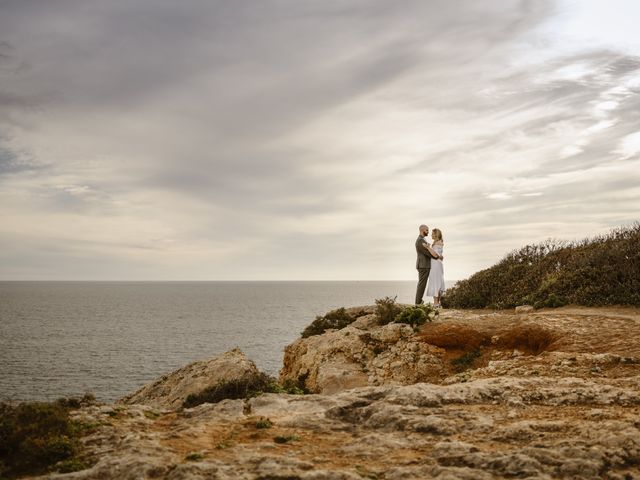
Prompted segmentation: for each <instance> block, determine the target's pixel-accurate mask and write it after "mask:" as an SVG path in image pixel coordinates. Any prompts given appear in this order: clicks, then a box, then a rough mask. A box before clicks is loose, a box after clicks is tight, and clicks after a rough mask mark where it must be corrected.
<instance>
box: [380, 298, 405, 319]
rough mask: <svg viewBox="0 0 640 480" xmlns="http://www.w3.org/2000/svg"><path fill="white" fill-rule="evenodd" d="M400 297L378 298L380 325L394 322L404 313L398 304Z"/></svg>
mask: <svg viewBox="0 0 640 480" xmlns="http://www.w3.org/2000/svg"><path fill="white" fill-rule="evenodd" d="M396 298H398V297H384V298H376V317H377V319H378V324H379V325H386V324H387V323H391V322H394V321H395V320H396V317H397V316H398V315H400V312H402V307H401V306H400V305H398V304H397V303H396Z"/></svg>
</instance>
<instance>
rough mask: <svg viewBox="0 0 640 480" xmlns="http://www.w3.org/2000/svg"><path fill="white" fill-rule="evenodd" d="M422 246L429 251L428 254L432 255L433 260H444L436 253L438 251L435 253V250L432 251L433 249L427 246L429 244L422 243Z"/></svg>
mask: <svg viewBox="0 0 640 480" xmlns="http://www.w3.org/2000/svg"><path fill="white" fill-rule="evenodd" d="M420 245H422V247H423V248H424V249H425V250H426V251H427V253H428V254H429V255H431V258H435V259H438V258H440V259H442V258H443V257H441V256H440V255H438V254H437V253H436V251H435V250H433V249H432V248H431V247H430V246H429V245H428V244H427V242H420Z"/></svg>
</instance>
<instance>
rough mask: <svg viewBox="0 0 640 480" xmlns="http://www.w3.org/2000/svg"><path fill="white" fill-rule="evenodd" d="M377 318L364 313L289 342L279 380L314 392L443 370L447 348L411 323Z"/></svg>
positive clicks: (437, 374) (426, 376) (403, 380)
mask: <svg viewBox="0 0 640 480" xmlns="http://www.w3.org/2000/svg"><path fill="white" fill-rule="evenodd" d="M374 319H375V317H373V316H369V315H368V316H366V317H360V318H359V319H358V320H357V322H358V323H357V324H355V325H354V324H351V325H349V326H347V327H345V328H343V329H341V330H331V331H327V332H325V333H324V334H322V335H314V336H311V337H307V338H300V339H298V340H297V341H295V342H293V343H292V344H290V345H288V346H287V347H286V348H285V354H284V366H283V368H282V370H281V371H280V381H281V382H285V381H293V382H295V383H298V384H304V386H305V387H306V388H307V389H308V390H309V391H311V392H314V393H335V392H339V391H342V390H347V389H350V388H355V387H361V386H366V385H407V384H411V383H416V382H420V381H430V380H435V379H440V378H441V377H442V376H443V372H444V370H445V368H444V365H443V354H444V350H443V349H441V348H438V347H435V346H433V345H429V344H427V343H425V342H423V341H421V340H420V339H419V338H418V337H417V336H416V335H415V333H414V331H413V329H412V328H411V327H410V326H409V325H406V324H400V323H390V324H388V325H383V326H380V325H378V324H377V323H376V322H375V321H374ZM354 323H355V322H354Z"/></svg>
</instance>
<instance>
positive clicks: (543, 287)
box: [443, 222, 640, 308]
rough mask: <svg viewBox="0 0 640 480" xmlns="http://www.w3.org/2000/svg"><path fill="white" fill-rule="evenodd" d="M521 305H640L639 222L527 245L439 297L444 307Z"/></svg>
mask: <svg viewBox="0 0 640 480" xmlns="http://www.w3.org/2000/svg"><path fill="white" fill-rule="evenodd" d="M523 304H531V305H534V306H535V307H536V308H542V307H559V306H562V305H566V304H575V305H586V306H600V305H636V306H640V223H639V222H636V223H634V224H633V225H631V226H629V227H622V228H617V229H614V230H612V231H611V232H609V233H608V234H606V235H601V236H598V237H595V238H591V239H585V240H582V241H578V242H572V243H568V242H561V241H554V240H547V241H545V242H543V243H540V244H536V245H527V246H525V247H523V248H521V249H520V250H517V251H514V252H511V253H509V254H508V255H507V256H506V257H505V258H503V259H502V260H501V261H500V262H498V263H497V264H496V265H494V266H493V267H490V268H488V269H486V270H481V271H480V272H477V273H476V274H474V275H472V276H471V277H470V278H468V279H467V280H462V281H460V282H458V283H456V285H455V286H454V287H453V288H451V289H449V290H448V291H447V294H446V295H445V296H444V297H443V305H444V306H445V307H447V308H513V307H515V306H517V305H523Z"/></svg>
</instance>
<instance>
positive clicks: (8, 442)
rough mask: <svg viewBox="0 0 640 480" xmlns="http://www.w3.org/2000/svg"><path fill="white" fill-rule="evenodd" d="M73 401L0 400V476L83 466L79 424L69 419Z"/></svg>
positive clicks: (65, 469)
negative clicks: (7, 401)
mask: <svg viewBox="0 0 640 480" xmlns="http://www.w3.org/2000/svg"><path fill="white" fill-rule="evenodd" d="M75 404H76V401H75V400H70V399H61V400H58V401H57V402H53V403H48V402H24V403H20V404H17V405H10V404H7V403H0V478H4V477H7V478H12V477H15V476H18V475H27V474H28V475H35V474H41V473H45V472H47V471H51V470H59V471H62V472H70V471H75V470H78V469H83V468H86V466H85V464H84V463H83V462H82V461H81V460H79V459H78V458H76V457H77V455H79V454H80V443H79V436H80V433H81V432H82V431H83V428H82V426H81V425H77V424H76V422H74V421H72V420H71V419H70V418H69V410H70V408H71V407H70V405H75Z"/></svg>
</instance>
